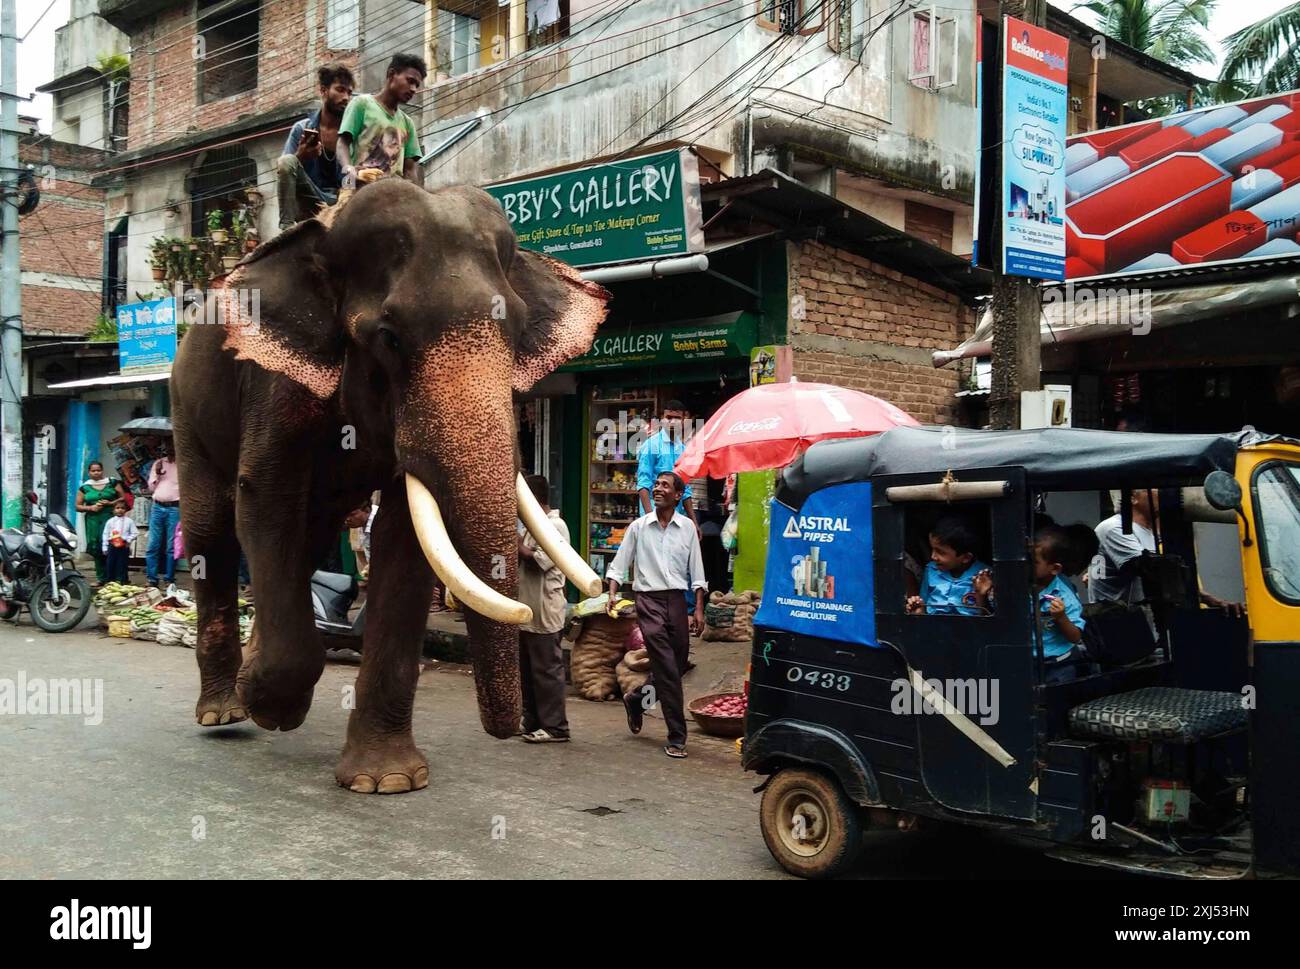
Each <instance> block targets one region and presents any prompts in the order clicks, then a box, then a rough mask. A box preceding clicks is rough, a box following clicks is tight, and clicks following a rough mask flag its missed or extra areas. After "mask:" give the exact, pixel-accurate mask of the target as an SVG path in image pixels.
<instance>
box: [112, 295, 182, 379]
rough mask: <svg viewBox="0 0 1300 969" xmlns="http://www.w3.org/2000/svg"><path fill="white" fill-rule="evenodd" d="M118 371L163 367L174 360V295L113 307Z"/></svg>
mask: <svg viewBox="0 0 1300 969" xmlns="http://www.w3.org/2000/svg"><path fill="white" fill-rule="evenodd" d="M117 354H118V363H119V367H118V369H119V371H120V372H121V373H147V372H150V371H163V370H166V369H167V368H168V367H169V366H171V363H172V361H173V360H175V359H176V298H175V297H174V296H168V297H166V298H165V299H155V300H150V301H149V302H147V303H126V304H124V305H122V306H119V307H118V308H117Z"/></svg>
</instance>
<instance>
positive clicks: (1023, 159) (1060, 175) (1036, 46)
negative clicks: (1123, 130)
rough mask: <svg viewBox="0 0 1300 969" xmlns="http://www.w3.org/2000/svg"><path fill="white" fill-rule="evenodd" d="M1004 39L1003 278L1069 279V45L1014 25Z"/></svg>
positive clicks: (1008, 23) (1006, 23) (1007, 25)
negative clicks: (1066, 141) (1067, 115)
mask: <svg viewBox="0 0 1300 969" xmlns="http://www.w3.org/2000/svg"><path fill="white" fill-rule="evenodd" d="M1002 36H1003V48H1002V57H1003V61H1002V65H1003V75H1002V77H1003V81H1002V91H1003V102H1002V271H1003V272H1004V273H1008V274H1010V275H1013V276H1029V277H1032V278H1035V279H1064V278H1065V112H1066V85H1067V81H1068V76H1067V75H1068V71H1067V63H1068V58H1069V52H1070V44H1069V41H1067V40H1066V39H1065V38H1064V37H1060V36H1058V35H1056V34H1054V33H1052V32H1051V31H1047V30H1043V28H1041V27H1035V26H1034V25H1033V24H1027V23H1025V22H1024V21H1023V20H1017V19H1016V18H1015V17H1006V18H1004V19H1003V27H1002Z"/></svg>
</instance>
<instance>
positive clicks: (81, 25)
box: [37, 0, 128, 151]
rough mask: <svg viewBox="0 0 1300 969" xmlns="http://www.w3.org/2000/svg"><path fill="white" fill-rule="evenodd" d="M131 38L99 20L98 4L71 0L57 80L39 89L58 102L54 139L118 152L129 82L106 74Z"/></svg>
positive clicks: (58, 46)
mask: <svg viewBox="0 0 1300 969" xmlns="http://www.w3.org/2000/svg"><path fill="white" fill-rule="evenodd" d="M127 46H128V40H127V37H126V35H125V34H123V33H122V32H121V31H120V30H118V29H117V28H116V27H114V26H112V25H111V24H110V23H108V21H106V20H104V19H103V18H102V17H100V16H99V3H98V0H71V9H70V11H69V18H68V22H67V23H66V24H64V25H63V26H62V27H60V28H59V29H58V30H57V31H55V34H54V77H53V78H52V79H51V80H49V81H47V82H46V83H45V84H42V85H40V86H39V87H38V88H37V90H38V91H41V92H43V93H46V94H49V95H50V96H51V97H52V98H53V101H54V116H53V120H52V123H51V130H50V137H51V138H53V139H54V140H55V141H62V142H67V143H69V144H74V145H85V146H87V147H90V148H101V149H103V150H105V151H114V150H116V149H118V148H120V147H121V144H122V142H123V141H124V140H125V136H126V106H127V90H128V86H127V82H126V81H125V80H123V79H121V78H116V77H109V76H106V75H105V73H104V70H103V68H104V62H105V60H106V59H107V58H109V57H111V56H112V55H115V54H117V55H124V54H125V53H126V51H127Z"/></svg>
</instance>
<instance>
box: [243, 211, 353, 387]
mask: <svg viewBox="0 0 1300 969" xmlns="http://www.w3.org/2000/svg"><path fill="white" fill-rule="evenodd" d="M328 232H329V229H328V228H327V227H326V226H325V225H324V224H323V223H321V222H319V221H317V220H316V219H308V220H307V221H305V222H299V223H297V224H296V225H294V226H291V227H290V228H288V229H286V230H285V231H284V232H282V233H280V235H278V236H276V237H275V238H274V239H272V240H270V241H269V242H267V243H264V244H263V245H261V246H259V247H258V248H257V249H255V250H254V251H253V252H252V253H251V254H250V255H248V256H247V257H245V258H244V260H243V261H242V262H240V263H239V265H237V266H236V267H235V269H234V271H233V272H231V274H230V275H229V276H228V277H226V288H225V289H222V290H218V291H217V298H218V299H219V300H221V311H222V314H223V315H222V317H221V319H222V320H223V322H224V323H225V327H226V339H225V342H224V343H223V344H222V346H223V348H224V349H227V350H233V351H235V357H236V358H237V359H240V360H251V361H252V362H253V363H256V364H257V365H258V366H259V367H261V368H262V369H264V370H271V371H274V372H275V373H280V374H283V375H284V376H286V377H288V378H289V379H291V380H294V381H296V382H297V383H299V384H301V385H302V386H303V387H305V388H307V390H309V391H311V393H312V394H313V395H315V396H316V397H319V398H320V399H322V400H326V399H328V398H329V397H331V396H333V394H334V392H335V391H336V390H337V389H338V385H339V377H340V376H341V374H342V372H343V348H342V340H341V339H340V334H339V332H338V320H337V317H338V313H337V309H336V307H337V299H336V294H335V292H334V286H333V285H332V281H331V279H330V276H329V273H328V272H327V271H326V269H325V267H324V265H323V264H322V262H321V259H320V256H319V250H320V248H321V245H322V243H323V241H324V239H325V236H326V235H327V233H328Z"/></svg>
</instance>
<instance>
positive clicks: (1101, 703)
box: [1070, 686, 1249, 744]
mask: <svg viewBox="0 0 1300 969" xmlns="http://www.w3.org/2000/svg"><path fill="white" fill-rule="evenodd" d="M1248 718H1249V714H1248V713H1247V711H1246V708H1245V707H1244V706H1242V703H1241V694H1239V693H1227V692H1218V691H1215V690H1183V689H1177V688H1174V687H1166V686H1148V687H1144V688H1143V689H1140V690H1133V691H1132V692H1130V693H1117V694H1114V695H1112V696H1104V697H1100V698H1099V699H1096V700H1090V701H1088V702H1087V703H1082V704H1080V705H1079V706H1077V707H1075V708H1074V709H1072V710H1071V711H1070V733H1071V734H1072V735H1073V736H1075V737H1079V738H1082V739H1100V740H1145V741H1159V742H1163V743H1175V744H1191V743H1195V742H1196V741H1198V740H1204V739H1205V738H1207V737H1212V736H1215V735H1217V734H1222V733H1228V732H1231V731H1234V730H1244V729H1245V728H1246V724H1247V721H1248Z"/></svg>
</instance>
